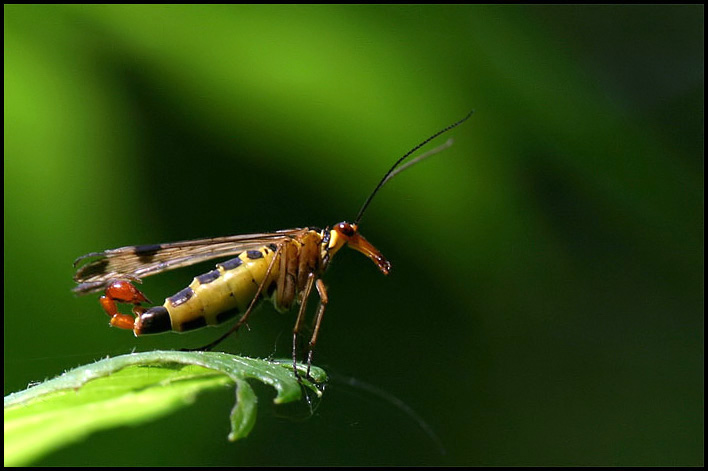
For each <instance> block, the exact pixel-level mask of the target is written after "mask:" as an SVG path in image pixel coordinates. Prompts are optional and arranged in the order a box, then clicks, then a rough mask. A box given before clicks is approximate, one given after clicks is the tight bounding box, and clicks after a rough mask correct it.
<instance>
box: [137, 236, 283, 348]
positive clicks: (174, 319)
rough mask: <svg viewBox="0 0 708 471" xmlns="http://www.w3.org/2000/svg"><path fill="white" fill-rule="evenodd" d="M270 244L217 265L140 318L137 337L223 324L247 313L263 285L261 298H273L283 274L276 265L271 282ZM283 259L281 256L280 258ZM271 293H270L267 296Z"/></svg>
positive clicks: (276, 264) (272, 249)
mask: <svg viewBox="0 0 708 471" xmlns="http://www.w3.org/2000/svg"><path fill="white" fill-rule="evenodd" d="M276 248H277V247H276V246H275V245H274V244H271V245H269V246H265V247H262V248H260V249H258V250H248V251H246V252H243V253H242V254H241V255H239V256H238V257H236V258H234V259H231V260H228V261H226V262H223V263H219V264H217V265H216V269H215V270H212V271H210V272H208V273H205V274H203V275H199V276H197V277H195V278H194V280H193V281H192V283H191V284H190V285H189V286H188V287H187V288H185V289H183V290H182V291H180V292H179V293H177V294H175V295H174V296H171V297H169V298H167V299H166V300H165V303H164V304H163V305H162V306H155V307H152V308H150V309H148V310H147V311H145V312H143V313H142V314H140V316H139V318H138V319H136V322H135V329H134V332H135V335H145V334H157V333H160V332H165V331H168V330H174V331H176V332H185V331H189V330H194V329H199V328H201V327H205V326H208V325H218V324H222V323H223V322H225V321H226V320H228V319H231V318H233V317H235V316H237V315H238V314H239V313H243V312H245V311H246V310H247V309H248V306H249V305H250V304H251V301H252V300H253V297H254V296H255V295H256V292H257V291H258V287H259V286H260V285H261V283H264V287H265V288H268V289H264V290H263V292H262V294H261V296H270V295H272V294H273V290H274V289H275V283H276V282H277V280H278V276H279V273H280V263H278V261H276V262H275V263H273V267H272V268H271V271H270V274H269V275H268V280H265V276H266V272H267V271H268V266H269V265H270V263H271V261H272V260H273V257H274V256H275V251H276ZM279 257H280V255H279ZM268 291H270V292H268Z"/></svg>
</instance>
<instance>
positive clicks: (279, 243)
mask: <svg viewBox="0 0 708 471" xmlns="http://www.w3.org/2000/svg"><path fill="white" fill-rule="evenodd" d="M470 115H471V113H470V114H468V115H467V116H466V117H465V118H463V119H462V120H460V121H458V122H456V123H454V124H452V125H450V126H448V127H446V128H444V129H443V130H441V131H439V132H437V133H436V134H434V135H433V136H431V137H430V138H428V139H426V140H425V141H423V142H422V143H421V144H419V145H418V146H416V147H414V148H413V149H412V150H411V151H409V152H408V153H406V154H405V155H404V156H403V157H401V158H400V159H399V160H398V161H397V162H396V163H395V164H394V166H393V167H392V168H391V169H390V170H389V171H388V172H387V173H386V175H385V176H384V178H383V179H382V180H381V181H380V182H379V184H378V185H377V187H376V188H375V189H374V191H373V192H372V193H371V195H370V196H369V198H368V199H367V200H366V202H365V203H364V206H363V207H362V208H361V210H360V211H359V214H358V215H357V217H356V219H355V222H354V223H348V222H341V223H339V224H336V225H334V226H333V227H331V228H325V229H315V228H301V229H289V230H284V231H278V232H272V233H263V234H250V235H242V236H229V237H217V238H212V239H200V240H194V241H184V242H175V243H169V244H160V245H147V246H129V247H123V248H119V249H112V250H106V251H103V252H97V253H90V254H87V255H84V256H82V257H80V258H79V259H77V260H76V261H75V262H74V266H77V265H81V266H80V267H79V268H78V270H77V271H76V274H75V276H74V280H75V281H76V282H77V283H78V286H76V287H75V288H74V292H76V293H77V294H79V295H84V294H89V293H94V292H99V291H104V295H103V296H102V297H101V298H100V300H99V301H100V303H101V306H102V307H103V309H104V311H105V312H106V313H107V314H108V315H109V316H110V318H111V325H113V326H115V327H119V328H122V329H130V330H132V331H133V333H134V334H135V335H136V336H141V335H146V334H157V333H161V332H165V331H170V330H172V331H177V332H186V331H190V330H194V329H198V328H201V327H205V326H209V325H219V324H222V323H224V322H225V321H227V320H229V319H231V318H234V317H238V321H237V322H236V323H235V325H234V326H233V327H232V328H231V329H230V330H229V331H228V332H227V333H226V334H224V335H222V336H221V337H219V338H218V339H217V340H216V341H214V342H212V343H211V344H209V345H207V346H205V347H203V348H204V349H209V348H211V347H213V346H214V345H216V344H217V343H219V342H220V341H221V340H223V339H224V338H225V337H226V336H228V335H229V334H231V333H232V332H234V331H236V330H237V329H238V328H239V327H240V326H241V325H243V324H244V323H245V322H246V321H247V320H248V316H249V315H250V313H251V312H252V311H253V308H254V306H255V305H256V303H257V302H258V301H259V300H262V299H270V300H271V301H272V302H273V305H274V306H275V308H276V309H277V310H278V311H281V312H285V311H288V310H290V309H291V308H292V307H293V306H294V305H299V306H300V307H299V310H298V316H297V319H296V321H295V327H294V328H293V362H294V363H296V361H297V360H296V358H297V338H298V333H299V331H300V328H301V326H302V323H303V320H304V318H305V316H304V313H305V310H306V305H307V300H308V299H309V297H310V294H311V292H312V289H313V288H315V289H316V290H317V292H318V295H319V298H320V302H319V306H318V308H317V313H316V317H315V323H314V329H313V333H312V337H311V339H310V342H309V348H308V366H309V364H310V363H311V360H312V351H313V348H314V346H315V344H316V342H317V336H318V333H319V328H320V323H321V321H322V316H323V314H324V311H325V308H326V306H327V303H328V296H327V290H326V287H325V285H324V283H323V282H322V279H321V276H322V274H323V273H324V271H325V270H326V269H327V266H328V265H329V262H330V260H331V258H332V257H333V256H334V255H335V254H336V253H337V251H339V250H340V249H341V248H342V247H343V246H344V245H349V247H351V248H353V249H355V250H357V251H359V252H361V253H363V254H364V255H366V256H367V257H368V258H370V259H371V260H372V261H373V262H374V263H375V264H376V266H377V267H378V268H379V270H380V271H381V272H382V273H383V274H385V275H387V274H388V273H389V271H390V269H391V264H390V263H389V262H388V261H387V260H386V259H385V258H384V257H383V255H381V253H380V252H379V251H378V250H377V249H376V248H375V247H374V246H373V245H372V244H371V243H369V242H368V241H367V240H366V239H365V238H364V237H363V236H361V235H360V234H359V232H358V226H359V222H360V221H361V218H362V215H363V214H364V211H365V210H366V208H367V207H368V205H369V203H370V202H371V200H372V199H373V197H374V195H375V194H376V193H377V192H378V190H379V189H380V188H381V187H382V186H383V185H384V184H385V183H386V182H387V181H388V180H390V179H391V178H392V177H393V176H395V175H396V174H397V173H400V172H401V171H402V170H404V169H405V168H407V167H408V166H410V165H411V164H413V163H415V162H416V161H419V160H421V159H422V158H425V157H427V156H429V155H432V154H434V153H437V152H439V151H440V150H442V148H444V147H447V146H449V145H450V143H451V141H448V143H447V144H446V145H445V146H441V147H440V148H437V149H434V150H433V151H431V152H428V153H427V154H424V155H422V156H420V157H418V158H417V159H414V160H412V161H410V162H408V163H407V164H405V165H402V166H400V167H399V165H400V164H401V163H402V162H403V160H405V159H406V158H407V157H408V156H409V155H411V154H412V153H413V152H415V151H416V150H418V149H419V148H420V147H422V146H423V145H425V144H427V143H428V142H429V141H431V140H432V139H434V138H435V137H437V136H439V135H440V134H442V133H444V132H446V131H448V130H450V129H452V128H453V127H456V126H458V125H459V124H461V123H462V122H464V121H465V120H467V119H468V118H469V117H470ZM233 256H236V258H231V259H230V260H227V261H224V262H221V263H219V264H217V265H216V269H214V270H212V271H209V272H207V273H204V274H203V275H200V276H197V277H195V278H194V280H193V281H192V283H191V284H190V285H189V286H188V287H187V288H185V289H183V290H182V291H180V292H178V293H177V294H175V295H174V296H171V297H169V298H167V299H166V300H165V302H164V304H163V305H161V306H153V307H150V308H145V307H143V306H142V304H143V303H150V301H149V300H148V299H147V298H146V297H145V295H144V294H143V293H141V292H140V290H138V289H137V288H136V287H135V286H134V285H133V283H132V282H134V281H138V282H139V281H140V280H141V279H142V278H144V277H146V276H150V275H154V274H157V273H161V272H164V271H167V270H172V269H175V268H180V267H185V266H189V265H193V264H195V263H199V262H202V261H205V260H211V259H215V258H226V257H233ZM84 262H86V263H85V264H83V263H84ZM118 303H127V304H132V305H133V314H132V315H130V314H123V313H121V312H120V311H119V310H118ZM296 374H297V370H296Z"/></svg>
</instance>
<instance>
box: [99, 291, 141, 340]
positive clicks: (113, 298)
mask: <svg viewBox="0 0 708 471" xmlns="http://www.w3.org/2000/svg"><path fill="white" fill-rule="evenodd" d="M98 302H99V303H101V307H103V310H104V311H106V314H108V316H109V317H110V318H111V325H112V326H114V327H119V328H121V329H127V330H133V327H134V324H135V318H134V317H133V316H131V315H128V314H121V313H120V312H119V311H118V305H117V304H116V303H117V302H119V303H131V304H133V313H134V314H135V315H139V314H140V313H141V312H143V311H144V309H143V307H142V306H140V303H149V302H150V300H148V299H147V298H146V297H145V295H144V294H143V293H141V292H140V290H139V289H138V288H136V287H135V286H133V284H132V283H131V282H130V281H128V280H112V281H111V282H110V283H109V284H108V286H107V287H106V291H105V295H104V296H101V297H100V298H99V300H98Z"/></svg>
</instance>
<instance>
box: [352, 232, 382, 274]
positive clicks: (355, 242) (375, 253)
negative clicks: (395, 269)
mask: <svg viewBox="0 0 708 471" xmlns="http://www.w3.org/2000/svg"><path fill="white" fill-rule="evenodd" d="M348 243H349V247H351V248H353V249H354V250H356V251H358V252H361V253H363V254H364V255H366V256H367V257H369V258H370V259H371V261H372V262H374V263H375V264H376V266H377V267H379V270H381V273H383V274H384V275H388V274H389V273H390V272H391V262H389V261H388V260H386V258H385V257H384V256H383V255H381V252H379V250H378V249H377V248H376V247H374V246H373V245H371V243H370V242H369V241H368V240H366V239H364V237H363V236H362V235H360V234H359V233H358V232H357V233H355V234H354V235H352V236H350V237H349V241H348Z"/></svg>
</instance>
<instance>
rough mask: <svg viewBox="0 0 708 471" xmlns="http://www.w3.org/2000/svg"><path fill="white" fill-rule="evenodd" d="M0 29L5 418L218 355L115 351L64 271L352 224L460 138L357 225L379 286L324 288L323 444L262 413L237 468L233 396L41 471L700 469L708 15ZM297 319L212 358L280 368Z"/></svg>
mask: <svg viewBox="0 0 708 471" xmlns="http://www.w3.org/2000/svg"><path fill="white" fill-rule="evenodd" d="M4 12H5V16H4V26H5V34H4V37H5V143H4V146H5V147H4V149H5V175H4V183H5V188H4V196H5V205H4V206H5V264H4V268H5V277H4V279H5V299H4V301H5V303H4V305H5V321H4V326H5V335H4V340H5V343H4V354H5V361H4V364H5V378H4V379H5V394H7V393H9V392H13V391H17V390H20V389H23V388H25V387H26V386H27V385H28V384H30V383H32V382H36V381H41V380H44V379H46V378H50V377H53V376H55V375H57V374H60V373H61V372H62V371H64V370H66V369H68V368H72V367H74V366H77V365H81V364H85V363H88V362H90V361H93V360H95V359H98V358H102V357H105V356H107V355H119V354H122V353H127V352H130V351H132V350H133V349H135V350H138V351H148V350H152V349H157V348H163V349H166V348H180V347H196V346H199V345H200V344H203V343H205V342H207V341H209V340H211V339H213V338H214V336H215V335H216V334H217V333H218V332H221V331H215V330H214V329H210V330H207V331H202V332H198V333H193V334H189V335H177V334H166V335H163V336H155V337H150V338H140V339H136V338H134V337H133V336H132V334H130V333H129V332H125V331H120V330H118V329H110V328H108V326H107V325H108V318H107V317H106V316H105V315H104V314H103V313H102V311H101V310H100V307H99V306H98V303H97V302H96V298H97V296H89V297H84V298H75V297H74V296H73V295H72V294H71V292H70V290H71V288H72V286H73V282H72V274H73V269H72V265H71V262H72V261H73V260H74V259H75V258H76V257H77V256H79V255H82V254H84V253H87V252H91V251H97V250H103V249H107V248H114V247H119V246H124V245H132V244H147V243H158V242H169V241H177V240H184V239H192V238H200V237H207V236H219V235H228V234H241V233H249V232H261V231H270V230H277V229H285V228H291V227H301V226H307V225H311V226H325V225H329V224H334V223H336V222H339V221H341V220H347V219H349V220H351V219H353V218H354V216H355V215H356V212H357V211H358V209H359V207H360V205H361V204H362V203H363V201H364V199H365V198H366V196H367V195H368V194H369V192H370V191H371V190H372V189H373V187H374V186H375V184H376V182H377V180H378V179H379V178H381V176H382V175H383V173H384V172H385V170H387V169H388V168H389V167H390V165H391V164H392V163H393V161H395V159H396V158H398V157H399V156H400V155H402V154H403V153H404V152H405V151H407V150H408V149H409V148H411V147H412V146H413V145H415V144H417V143H418V142H419V141H421V140H423V139H424V138H426V137H427V136H429V135H430V134H432V133H433V132H434V131H436V130H438V129H440V128H442V127H443V126H445V125H447V124H449V123H451V122H454V121H456V120H457V119H459V118H461V117H462V116H464V115H465V114H466V113H467V111H468V110H470V109H475V110H476V114H475V115H474V116H473V117H472V119H471V120H470V121H468V122H467V123H466V124H464V125H463V126H461V127H459V128H457V129H456V130H454V131H453V132H452V133H451V136H452V137H454V138H455V145H454V146H453V147H452V148H451V149H449V150H446V151H445V152H444V153H443V154H440V155H438V156H436V157H435V158H433V159H430V160H427V161H425V162H424V163H421V164H420V165H418V166H417V167H415V168H413V169H412V170H410V171H407V172H406V173H405V174H403V175H402V176H400V177H397V178H396V179H395V180H393V182H392V183H390V184H389V185H388V186H387V187H386V188H385V189H384V190H383V191H382V192H381V193H379V195H378V197H377V199H376V200H374V202H373V204H372V206H371V207H370V209H369V211H368V213H367V214H366V217H365V218H364V220H363V223H362V225H361V231H362V233H363V234H364V235H365V236H366V237H367V239H368V240H370V241H371V242H372V243H373V244H374V245H376V246H377V247H378V248H379V249H380V250H381V251H382V252H383V253H384V254H385V255H386V256H387V257H388V258H389V260H391V262H392V263H393V271H392V274H391V276H389V277H384V276H382V275H381V274H380V273H379V272H378V271H377V270H376V268H375V267H374V266H373V265H372V264H371V262H370V261H369V260H367V259H366V258H365V257H362V256H361V255H359V254H358V253H356V252H354V251H343V252H342V253H341V254H339V255H338V256H337V257H336V258H335V259H334V263H333V264H332V266H331V268H330V270H329V272H328V273H327V274H326V276H325V280H326V283H327V285H328V286H329V295H330V304H329V309H328V311H327V315H326V316H325V319H324V323H323V328H322V332H321V337H320V341H319V345H318V349H317V351H316V355H315V364H317V365H319V366H322V367H324V368H325V369H327V371H329V373H330V374H331V375H332V376H333V380H332V382H331V384H330V386H329V388H328V390H327V392H326V394H325V397H324V400H323V401H322V402H321V404H320V405H319V408H318V409H317V410H316V411H315V413H314V415H313V416H312V417H310V418H306V419H305V418H303V413H302V411H292V410H289V409H281V408H276V407H274V406H272V405H271V404H270V398H272V392H271V391H269V390H268V389H267V388H262V390H261V394H262V397H261V408H260V414H259V419H258V423H257V425H256V428H255V429H254V431H253V433H252V435H251V436H250V437H249V438H247V439H246V440H243V441H241V442H237V443H229V442H227V441H226V435H227V434H228V429H229V425H228V412H229V410H230V408H231V405H232V401H233V393H232V392H231V391H224V392H223V393H213V394H211V395H207V396H203V397H200V398H199V399H198V400H197V402H196V403H195V405H194V406H193V407H192V408H190V409H188V410H186V411H184V412H181V413H179V414H176V415H174V416H171V417H169V418H165V419H162V420H159V421H157V422H154V423H152V424H150V425H148V426H145V427H140V428H126V429H121V430H117V431H112V432H106V433H101V434H97V435H94V436H93V437H91V438H90V439H89V440H88V441H86V442H84V443H78V444H76V445H74V446H71V447H69V448H66V449H64V450H61V451H59V452H57V453H54V454H52V455H49V456H47V457H46V458H45V459H44V460H43V461H42V462H41V463H39V464H44V465H96V464H97V465H288V464H290V465H328V464H333V465H377V464H387V465H417V464H428V465H701V464H703V426H704V422H703V314H702V311H703V80H704V74H703V13H704V9H703V6H700V5H694V6H584V7H571V6H542V7H532V6H462V5H459V6H453V5H448V6H423V5H416V6H5V9H4ZM443 140H444V139H441V140H440V142H442V141H443ZM211 266H213V264H211V263H207V264H206V265H204V266H200V267H193V268H190V269H184V270H179V271H177V272H175V273H169V274H165V275H161V276H158V277H153V278H149V279H147V280H146V282H145V284H143V288H144V290H145V292H146V294H147V295H148V296H149V297H151V298H152V299H153V300H154V301H159V303H162V299H163V298H164V297H165V296H168V295H172V294H174V292H176V291H178V290H179V289H181V288H183V287H184V286H186V285H187V284H188V283H189V282H190V280H191V278H192V277H193V276H195V275H197V274H200V273H201V272H203V271H207V270H209V269H210V267H211ZM293 321H294V315H292V314H291V315H279V314H278V313H276V312H275V311H274V310H273V308H272V307H271V306H264V307H261V308H260V310H259V311H257V313H256V314H255V315H254V316H253V317H252V321H251V322H250V323H249V325H250V331H248V330H244V331H243V332H241V333H240V334H239V335H238V337H235V338H232V339H229V340H228V341H227V342H225V343H224V344H223V345H222V349H223V350H224V351H227V352H230V353H240V354H246V355H250V356H259V357H268V356H275V357H285V358H287V357H288V356H289V338H290V329H291V328H292V323H293ZM136 407H138V406H137V405H136ZM413 411H414V412H413ZM304 415H307V414H304Z"/></svg>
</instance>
